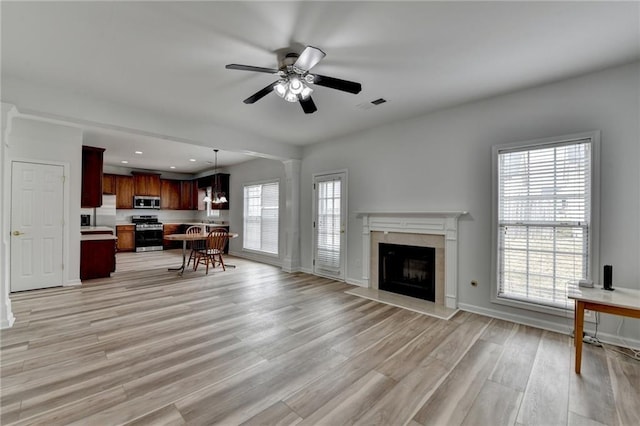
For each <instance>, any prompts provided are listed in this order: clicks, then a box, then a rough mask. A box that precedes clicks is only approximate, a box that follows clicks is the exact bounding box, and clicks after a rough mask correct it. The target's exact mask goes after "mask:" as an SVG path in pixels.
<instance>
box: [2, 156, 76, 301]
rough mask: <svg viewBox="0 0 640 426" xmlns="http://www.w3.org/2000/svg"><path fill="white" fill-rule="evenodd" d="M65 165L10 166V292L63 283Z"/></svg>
mask: <svg viewBox="0 0 640 426" xmlns="http://www.w3.org/2000/svg"><path fill="white" fill-rule="evenodd" d="M63 199H64V168H63V167H62V166H56V165H50V164H36V163H26V162H13V163H12V165H11V291H23V290H33V289H36V288H44V287H55V286H60V285H62V270H63V265H62V252H63V250H62V249H63V238H62V236H63V226H64V225H63V219H64V204H63Z"/></svg>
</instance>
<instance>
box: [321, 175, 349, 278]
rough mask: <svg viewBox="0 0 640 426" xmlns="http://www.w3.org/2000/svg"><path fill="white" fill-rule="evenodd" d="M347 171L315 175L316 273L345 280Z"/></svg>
mask: <svg viewBox="0 0 640 426" xmlns="http://www.w3.org/2000/svg"><path fill="white" fill-rule="evenodd" d="M346 177H347V176H346V172H340V173H332V174H326V175H316V176H314V181H313V188H314V220H313V228H314V234H313V235H314V252H313V272H314V273H315V274H317V275H323V276H327V277H331V278H336V279H340V280H344V276H345V271H344V265H345V252H346V250H345V247H346V205H347V204H346Z"/></svg>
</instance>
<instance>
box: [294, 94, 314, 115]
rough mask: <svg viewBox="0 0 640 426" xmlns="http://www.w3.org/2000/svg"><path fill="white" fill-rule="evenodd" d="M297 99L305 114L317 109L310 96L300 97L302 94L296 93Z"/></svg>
mask: <svg viewBox="0 0 640 426" xmlns="http://www.w3.org/2000/svg"><path fill="white" fill-rule="evenodd" d="M298 100H299V101H300V106H301V107H302V109H303V111H304V113H305V114H313V113H314V112H316V111H317V110H318V108H316V104H315V102H313V99H311V96H308V97H307V98H306V99H302V95H298Z"/></svg>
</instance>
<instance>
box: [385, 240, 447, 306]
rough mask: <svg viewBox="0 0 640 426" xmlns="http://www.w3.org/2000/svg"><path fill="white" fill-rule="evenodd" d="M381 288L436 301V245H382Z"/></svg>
mask: <svg viewBox="0 0 640 426" xmlns="http://www.w3.org/2000/svg"><path fill="white" fill-rule="evenodd" d="M378 259H379V260H378V288H379V289H380V290H385V291H390V292H393V293H398V294H404V295H406V296H411V297H417V298H420V299H424V300H429V301H431V302H435V301H436V249H435V247H417V246H405V245H399V244H387V243H380V244H379V245H378Z"/></svg>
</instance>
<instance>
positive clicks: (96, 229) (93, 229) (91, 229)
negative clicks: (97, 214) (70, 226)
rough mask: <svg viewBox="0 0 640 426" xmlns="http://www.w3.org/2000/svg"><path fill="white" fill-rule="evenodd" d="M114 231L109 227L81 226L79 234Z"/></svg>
mask: <svg viewBox="0 0 640 426" xmlns="http://www.w3.org/2000/svg"><path fill="white" fill-rule="evenodd" d="M113 231H114V229H113V228H112V227H110V226H81V227H80V232H111V233H113Z"/></svg>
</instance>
